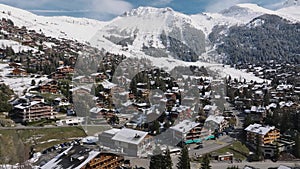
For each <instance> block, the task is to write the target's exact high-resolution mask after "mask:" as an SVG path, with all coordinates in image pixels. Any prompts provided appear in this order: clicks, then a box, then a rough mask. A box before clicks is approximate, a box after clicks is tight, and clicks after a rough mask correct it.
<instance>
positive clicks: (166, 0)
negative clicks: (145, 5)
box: [151, 0, 173, 6]
mask: <svg viewBox="0 0 300 169" xmlns="http://www.w3.org/2000/svg"><path fill="white" fill-rule="evenodd" d="M172 1H173V0H156V1H154V2H153V3H152V4H151V5H153V6H164V5H168V4H169V3H171V2H172Z"/></svg>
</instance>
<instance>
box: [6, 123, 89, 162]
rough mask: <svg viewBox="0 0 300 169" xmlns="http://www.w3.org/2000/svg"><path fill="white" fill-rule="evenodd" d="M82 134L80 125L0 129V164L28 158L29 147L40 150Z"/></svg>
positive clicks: (82, 135)
mask: <svg viewBox="0 0 300 169" xmlns="http://www.w3.org/2000/svg"><path fill="white" fill-rule="evenodd" d="M84 136H86V133H85V132H84V130H83V129H82V128H81V127H60V128H42V129H16V130H14V129H7V130H0V164H3V163H11V164H14V163H18V162H22V161H24V160H26V159H28V155H29V152H30V148H31V147H33V148H34V149H36V151H42V150H44V149H46V148H48V147H51V146H53V145H55V144H58V143H63V142H66V141H69V140H70V138H76V137H84ZM49 140H50V142H49ZM51 140H52V141H51Z"/></svg>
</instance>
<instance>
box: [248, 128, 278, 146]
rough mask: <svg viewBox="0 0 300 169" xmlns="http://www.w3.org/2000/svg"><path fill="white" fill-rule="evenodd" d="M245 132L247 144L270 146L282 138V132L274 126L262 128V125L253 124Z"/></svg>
mask: <svg viewBox="0 0 300 169" xmlns="http://www.w3.org/2000/svg"><path fill="white" fill-rule="evenodd" d="M245 131H246V132H247V142H249V143H252V144H255V145H256V144H259V145H260V146H261V145H265V144H270V143H273V142H274V141H276V140H277V139H278V138H280V132H279V130H278V129H276V128H275V127H274V126H262V125H261V124H256V123H255V124H251V125H249V126H248V127H247V128H246V129H245Z"/></svg>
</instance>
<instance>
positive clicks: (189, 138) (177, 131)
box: [169, 120, 202, 145]
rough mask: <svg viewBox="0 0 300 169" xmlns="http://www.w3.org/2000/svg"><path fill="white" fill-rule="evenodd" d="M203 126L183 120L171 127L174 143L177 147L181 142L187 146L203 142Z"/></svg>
mask: <svg viewBox="0 0 300 169" xmlns="http://www.w3.org/2000/svg"><path fill="white" fill-rule="evenodd" d="M201 129H202V127H201V124H200V123H196V122H192V121H190V120H183V121H182V122H180V123H179V124H177V125H175V126H172V127H170V131H169V132H171V136H172V137H171V138H172V143H174V145H176V144H177V143H179V142H181V141H182V142H184V143H186V144H191V143H199V142H201V139H200V135H201Z"/></svg>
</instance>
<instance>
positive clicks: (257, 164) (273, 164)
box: [192, 160, 300, 169]
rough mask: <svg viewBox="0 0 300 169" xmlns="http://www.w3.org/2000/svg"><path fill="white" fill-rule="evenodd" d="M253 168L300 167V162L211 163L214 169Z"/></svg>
mask: <svg viewBox="0 0 300 169" xmlns="http://www.w3.org/2000/svg"><path fill="white" fill-rule="evenodd" d="M197 165H199V164H197V163H195V164H192V166H195V167H196V166H197ZM246 165H247V166H252V167H255V168H259V169H268V168H269V167H279V166H280V165H285V166H289V167H296V166H298V167H299V166H300V161H294V162H286V161H278V162H272V161H270V160H268V161H265V162H246V161H244V162H241V163H236V162H234V163H224V162H216V163H211V166H212V169H225V168H227V167H231V166H238V167H239V168H243V167H245V166H246Z"/></svg>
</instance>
